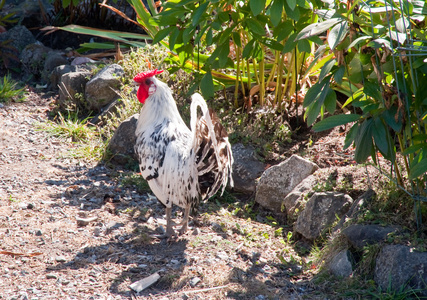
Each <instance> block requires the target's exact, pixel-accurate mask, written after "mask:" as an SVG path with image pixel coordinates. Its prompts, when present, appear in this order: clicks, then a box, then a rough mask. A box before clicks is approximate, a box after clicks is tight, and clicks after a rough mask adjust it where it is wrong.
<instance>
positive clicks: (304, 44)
mask: <svg viewBox="0 0 427 300" xmlns="http://www.w3.org/2000/svg"><path fill="white" fill-rule="evenodd" d="M297 44H298V50H299V51H300V52H306V53H311V46H310V42H309V41H308V40H301V41H298V43H297Z"/></svg>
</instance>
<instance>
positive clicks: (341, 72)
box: [334, 66, 345, 84]
mask: <svg viewBox="0 0 427 300" xmlns="http://www.w3.org/2000/svg"><path fill="white" fill-rule="evenodd" d="M344 74H345V66H340V67H339V68H338V69H337V70H336V71H335V73H334V80H335V82H336V83H338V84H341V83H342V78H343V77H344Z"/></svg>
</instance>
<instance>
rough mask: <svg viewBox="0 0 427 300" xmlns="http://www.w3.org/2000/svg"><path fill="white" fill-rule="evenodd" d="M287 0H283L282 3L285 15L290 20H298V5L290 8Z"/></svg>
mask: <svg viewBox="0 0 427 300" xmlns="http://www.w3.org/2000/svg"><path fill="white" fill-rule="evenodd" d="M291 1H293V0H291ZM288 2H289V0H287V1H285V2H284V3H283V6H284V8H285V12H286V15H287V16H288V17H289V18H291V19H292V20H294V21H298V20H299V18H300V11H299V9H298V7H294V9H292V8H291V7H290V6H289V4H288ZM291 4H292V3H291Z"/></svg>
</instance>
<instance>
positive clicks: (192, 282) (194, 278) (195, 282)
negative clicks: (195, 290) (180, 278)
mask: <svg viewBox="0 0 427 300" xmlns="http://www.w3.org/2000/svg"><path fill="white" fill-rule="evenodd" d="M200 281H202V280H201V279H200V278H199V277H193V278H191V279H190V286H191V287H195V286H196V285H197V284H198V283H199V282H200Z"/></svg>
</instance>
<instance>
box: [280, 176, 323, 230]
mask: <svg viewBox="0 0 427 300" xmlns="http://www.w3.org/2000/svg"><path fill="white" fill-rule="evenodd" d="M316 183H317V178H316V176H314V175H310V176H308V177H307V178H305V179H304V180H303V181H301V182H300V183H299V184H298V185H297V186H296V187H295V188H294V189H293V190H292V191H291V192H290V193H289V194H288V195H287V196H286V197H285V199H284V200H283V208H284V210H285V211H286V214H287V218H288V221H291V222H292V221H295V220H296V219H297V217H298V215H299V213H300V210H301V208H302V207H304V206H305V203H306V202H307V194H308V193H310V192H311V191H312V190H313V187H314V186H315V185H316Z"/></svg>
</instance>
